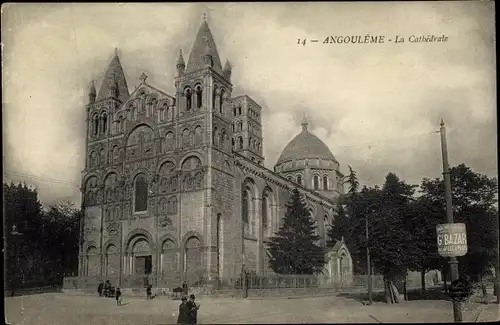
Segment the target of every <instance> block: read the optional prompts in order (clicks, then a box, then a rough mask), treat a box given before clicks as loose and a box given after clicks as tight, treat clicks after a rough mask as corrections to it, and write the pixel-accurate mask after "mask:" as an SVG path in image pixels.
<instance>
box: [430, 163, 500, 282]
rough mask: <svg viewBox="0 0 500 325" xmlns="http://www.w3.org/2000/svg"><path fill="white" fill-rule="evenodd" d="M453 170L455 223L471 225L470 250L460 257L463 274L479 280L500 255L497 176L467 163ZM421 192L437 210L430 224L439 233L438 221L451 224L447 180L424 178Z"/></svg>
mask: <svg viewBox="0 0 500 325" xmlns="http://www.w3.org/2000/svg"><path fill="white" fill-rule="evenodd" d="M450 172H451V188H452V191H451V192H452V204H453V217H454V222H461V223H465V225H466V228H467V242H468V253H467V255H465V256H463V257H459V258H458V261H459V266H460V269H461V271H462V272H463V273H466V274H468V275H469V276H471V277H472V278H475V279H477V278H479V277H481V276H482V275H484V274H486V273H488V272H489V269H490V268H491V267H492V266H493V265H494V263H495V261H496V260H497V258H498V249H497V247H498V238H497V231H496V229H497V218H498V211H497V208H496V206H495V204H496V202H497V199H496V195H497V193H498V183H497V179H496V178H489V177H488V176H486V175H482V174H479V173H475V172H474V171H472V170H471V169H470V168H469V167H467V166H466V165H465V164H460V165H458V166H456V167H453V168H451V170H450ZM421 192H422V196H423V197H424V198H425V200H426V201H427V202H428V204H429V205H430V206H431V209H432V210H431V211H433V213H435V216H434V218H433V221H434V223H433V224H429V226H428V227H429V228H434V229H433V231H434V232H435V224H437V223H447V220H446V204H445V197H444V182H443V180H441V179H437V178H436V179H424V180H423V181H422V184H421ZM429 231H431V229H429Z"/></svg>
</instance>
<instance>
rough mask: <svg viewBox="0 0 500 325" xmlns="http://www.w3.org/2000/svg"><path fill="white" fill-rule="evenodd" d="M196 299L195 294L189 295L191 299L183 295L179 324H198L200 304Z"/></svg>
mask: <svg viewBox="0 0 500 325" xmlns="http://www.w3.org/2000/svg"><path fill="white" fill-rule="evenodd" d="M195 299H196V297H195V296H194V295H193V294H192V295H190V296H189V300H188V299H187V298H186V296H182V298H181V304H180V306H179V317H178V318H177V324H197V322H198V309H200V305H199V304H197V303H196V302H195Z"/></svg>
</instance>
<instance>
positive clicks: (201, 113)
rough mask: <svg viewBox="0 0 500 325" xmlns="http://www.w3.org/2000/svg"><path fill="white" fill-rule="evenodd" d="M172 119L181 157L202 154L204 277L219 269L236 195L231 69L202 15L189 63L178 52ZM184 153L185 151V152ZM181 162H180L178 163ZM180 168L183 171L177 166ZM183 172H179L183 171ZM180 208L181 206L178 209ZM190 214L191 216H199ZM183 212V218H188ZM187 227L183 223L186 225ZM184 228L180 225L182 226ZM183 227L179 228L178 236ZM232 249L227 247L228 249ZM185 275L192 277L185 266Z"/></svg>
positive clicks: (221, 270)
mask: <svg viewBox="0 0 500 325" xmlns="http://www.w3.org/2000/svg"><path fill="white" fill-rule="evenodd" d="M176 68H177V69H176V70H177V76H176V77H175V80H174V84H175V88H176V95H175V98H176V112H175V115H176V121H177V126H176V128H177V132H176V133H177V135H178V139H177V141H178V144H179V147H180V148H182V149H181V155H182V156H183V157H187V156H189V155H190V154H189V152H192V154H193V155H196V156H199V157H202V169H203V174H204V184H205V186H204V189H203V195H202V205H201V206H200V207H199V208H200V209H201V210H202V211H203V212H202V213H201V216H198V217H200V218H201V220H199V222H198V224H201V228H202V229H200V230H199V232H202V237H203V241H204V242H203V243H201V244H202V247H203V249H202V252H203V253H202V254H203V256H204V258H203V259H202V260H203V261H204V263H203V264H204V265H203V268H204V269H205V271H206V272H207V275H208V278H211V279H215V278H216V277H217V276H220V275H221V274H222V273H223V269H224V263H223V260H224V257H223V256H224V254H225V253H224V248H223V247H222V240H223V239H222V236H223V232H224V230H223V225H222V223H224V222H225V220H228V219H230V218H231V214H232V212H231V211H232V210H231V209H232V204H231V202H232V200H233V199H232V195H234V194H233V193H234V186H235V180H234V174H233V170H232V168H233V166H234V162H233V161H234V159H233V154H232V147H231V138H232V129H231V125H232V117H231V115H230V114H231V112H230V109H229V107H228V105H229V99H230V98H231V93H232V84H231V81H230V78H231V67H230V65H229V64H227V65H226V66H225V68H223V67H222V64H221V59H220V57H219V53H218V51H217V46H216V44H215V41H214V38H213V36H212V33H211V31H210V28H209V26H208V22H207V20H206V18H205V17H204V18H203V20H202V23H201V26H200V28H199V29H198V33H197V35H196V38H195V41H194V43H193V45H192V48H191V51H190V53H189V57H188V60H187V64H185V61H184V58H183V56H182V50H181V51H179V56H178V58H177V61H176ZM184 151H185V152H184ZM181 164H182V162H181ZM181 169H184V167H183V166H181ZM182 172H183V171H182ZM181 209H182V208H181ZM199 214H200V213H199V212H196V213H194V212H193V215H190V216H189V217H190V218H193V217H195V215H199ZM186 217H187V216H184V215H183V216H181V218H186ZM186 226H187V224H186ZM181 228H184V227H181ZM186 230H187V228H184V229H181V233H182V234H181V238H182V237H183V233H184V232H185V231H186ZM226 241H227V238H226V239H225V240H224V242H226ZM228 248H229V247H228ZM229 249H230V248H229ZM184 265H185V268H186V269H185V270H184V274H185V276H186V277H190V276H191V275H190V271H189V268H190V267H189V265H187V264H186V263H184Z"/></svg>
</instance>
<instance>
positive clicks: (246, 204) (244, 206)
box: [241, 188, 250, 223]
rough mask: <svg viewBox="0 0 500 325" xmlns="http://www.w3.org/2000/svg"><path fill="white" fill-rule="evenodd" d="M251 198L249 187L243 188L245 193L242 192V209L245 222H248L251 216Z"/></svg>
mask: <svg viewBox="0 0 500 325" xmlns="http://www.w3.org/2000/svg"><path fill="white" fill-rule="evenodd" d="M249 199H250V193H249V191H248V189H247V188H243V193H242V199H241V209H242V218H243V222H244V223H248V219H249V218H248V217H249V214H250V213H249V212H250V211H249V208H250V204H249V202H248V201H249Z"/></svg>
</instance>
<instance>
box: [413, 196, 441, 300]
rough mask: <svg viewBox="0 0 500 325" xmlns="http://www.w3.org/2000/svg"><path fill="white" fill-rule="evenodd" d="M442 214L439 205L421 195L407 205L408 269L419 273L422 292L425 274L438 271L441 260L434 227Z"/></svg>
mask: <svg viewBox="0 0 500 325" xmlns="http://www.w3.org/2000/svg"><path fill="white" fill-rule="evenodd" d="M442 214H443V207H442V205H441V204H439V205H436V202H433V201H432V200H430V199H429V198H428V197H427V196H425V195H422V196H420V197H418V198H417V199H416V200H414V201H413V202H410V204H409V205H408V210H407V213H406V216H405V227H406V233H407V235H408V245H409V246H408V249H409V251H411V252H412V254H411V255H410V256H409V265H408V266H409V269H410V270H412V271H418V272H420V276H421V285H422V291H425V274H426V273H427V272H428V271H429V270H435V269H440V268H441V265H442V263H443V262H444V260H443V258H442V257H441V256H439V254H438V252H437V238H436V237H437V234H436V225H437V224H438V223H440V218H441V216H442Z"/></svg>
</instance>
